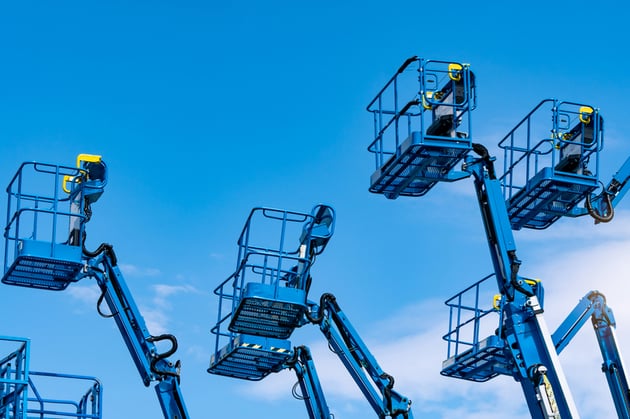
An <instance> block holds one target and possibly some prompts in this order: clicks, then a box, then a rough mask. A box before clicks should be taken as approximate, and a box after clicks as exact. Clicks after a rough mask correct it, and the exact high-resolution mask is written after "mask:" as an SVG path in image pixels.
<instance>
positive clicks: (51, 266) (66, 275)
mask: <svg viewBox="0 0 630 419" xmlns="http://www.w3.org/2000/svg"><path fill="white" fill-rule="evenodd" d="M82 268H83V264H82V263H80V262H71V261H66V260H57V259H50V258H43V257H36V256H20V257H18V258H17V259H16V260H15V261H14V262H13V264H12V265H11V267H10V268H9V269H8V270H7V273H6V274H5V275H4V277H3V278H2V282H3V283H5V284H8V285H17V286H22V287H31V288H40V289H47V290H55V291H58V290H64V289H65V288H66V287H67V286H68V285H69V284H70V283H71V282H75V281H76V280H77V275H78V274H79V272H80V271H81V269H82Z"/></svg>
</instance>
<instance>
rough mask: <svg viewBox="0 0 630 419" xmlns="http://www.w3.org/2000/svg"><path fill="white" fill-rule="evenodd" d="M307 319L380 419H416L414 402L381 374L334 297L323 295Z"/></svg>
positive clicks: (389, 378)
mask: <svg viewBox="0 0 630 419" xmlns="http://www.w3.org/2000/svg"><path fill="white" fill-rule="evenodd" d="M307 317H308V318H309V321H311V322H312V323H314V324H317V325H319V328H320V330H321V331H322V333H323V334H324V336H326V339H327V340H328V342H329V344H330V346H331V348H332V350H333V352H334V353H335V354H336V355H337V356H338V357H339V358H340V359H341V361H342V362H343V364H344V366H345V367H346V369H347V370H348V372H349V373H350V375H351V376H352V378H353V379H354V381H355V383H356V384H357V385H358V386H359V389H360V390H361V392H362V393H363V395H364V396H365V397H366V398H367V400H368V402H369V403H370V405H371V406H372V408H373V409H374V411H375V412H376V414H377V415H378V417H379V418H385V417H391V418H405V419H412V418H413V414H412V412H411V401H410V400H409V399H408V398H406V397H404V396H401V395H400V394H398V393H397V392H396V391H394V390H393V387H394V377H392V376H391V375H389V374H387V373H385V372H383V370H381V368H380V367H379V365H378V363H377V362H376V359H375V358H374V356H373V355H372V354H371V353H370V351H369V350H368V349H367V347H366V345H365V343H363V341H362V340H361V338H360V337H359V335H358V333H357V332H356V330H355V329H354V327H352V325H351V324H350V321H349V320H348V318H347V317H346V315H345V314H344V313H343V311H342V310H341V308H340V307H339V305H338V304H337V301H336V299H335V297H334V296H333V295H332V294H324V295H322V297H321V299H320V304H319V306H317V305H316V304H313V305H312V307H311V312H310V313H308V314H307Z"/></svg>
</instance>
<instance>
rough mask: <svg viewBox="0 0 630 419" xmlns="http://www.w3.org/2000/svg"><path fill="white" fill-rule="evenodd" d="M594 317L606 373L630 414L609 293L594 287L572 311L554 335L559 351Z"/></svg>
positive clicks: (623, 413) (620, 409)
mask: <svg viewBox="0 0 630 419" xmlns="http://www.w3.org/2000/svg"><path fill="white" fill-rule="evenodd" d="M589 318H590V319H591V322H592V324H593V328H594V330H595V335H596V336H597V342H598V343H599V349H600V350H601V353H602V358H603V360H604V362H603V363H602V372H603V373H604V374H605V375H606V380H607V381H608V387H609V388H610V393H611V394H612V398H613V401H614V403H615V409H616V410H617V415H618V416H619V417H620V418H625V419H628V418H630V388H629V386H628V379H627V377H626V371H625V366H624V363H623V360H622V358H621V354H620V352H619V349H618V347H617V341H616V338H615V318H614V316H613V312H612V310H611V309H610V307H608V306H607V305H606V297H604V295H602V294H601V293H599V292H598V291H590V292H589V293H587V294H586V295H585V296H584V297H582V299H581V300H580V301H579V302H578V304H577V305H576V306H575V308H574V309H573V311H571V313H569V315H568V316H567V318H566V319H565V320H564V321H563V322H562V324H561V325H560V326H559V327H558V329H557V330H556V331H555V332H554V334H553V335H552V339H553V342H554V344H555V346H556V349H557V351H558V353H560V352H562V350H563V349H564V348H565V347H566V346H567V345H568V344H569V342H570V341H571V339H573V337H575V335H576V334H577V332H578V331H579V330H580V329H581V328H582V326H584V324H586V321H587V320H588V319H589Z"/></svg>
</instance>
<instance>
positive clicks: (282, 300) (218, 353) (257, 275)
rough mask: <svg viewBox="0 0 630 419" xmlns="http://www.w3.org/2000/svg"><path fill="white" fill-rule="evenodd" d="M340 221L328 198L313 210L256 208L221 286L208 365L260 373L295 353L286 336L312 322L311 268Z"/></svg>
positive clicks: (233, 372) (245, 374)
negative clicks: (231, 270)
mask: <svg viewBox="0 0 630 419" xmlns="http://www.w3.org/2000/svg"><path fill="white" fill-rule="evenodd" d="M334 221H335V213H334V210H333V209H332V208H331V207H329V206H327V205H316V206H315V207H314V208H313V210H312V211H311V213H304V212H295V211H286V210H280V209H273V208H262V207H259V208H254V209H253V210H252V211H251V212H250V214H249V216H248V218H247V221H246V222H245V226H244V228H243V230H242V232H241V235H240V236H239V239H238V247H239V251H238V258H237V263H236V271H235V272H234V273H233V274H232V275H231V276H229V277H228V278H227V279H225V280H224V281H223V282H222V283H221V284H220V285H219V286H218V287H217V288H215V290H214V293H215V294H216V295H217V296H219V309H218V316H217V323H216V325H215V326H214V327H213V328H212V333H213V334H215V335H216V341H215V351H214V355H212V357H211V360H210V367H209V368H208V372H210V373H213V374H220V375H228V376H234V377H238V378H244V379H250V380H255V379H261V378H263V377H264V376H266V375H267V374H269V373H271V372H275V371H278V370H279V369H281V365H282V364H283V363H284V361H286V359H288V357H290V356H291V355H292V351H291V349H290V348H291V346H290V342H289V341H288V340H286V339H287V338H289V337H290V336H291V334H292V333H293V331H294V330H295V328H297V327H300V326H302V325H303V324H305V323H306V319H305V313H306V311H307V310H308V305H307V295H308V291H309V287H310V282H311V277H310V269H311V266H312V264H313V262H314V260H315V257H316V256H317V255H319V254H320V253H321V252H322V251H323V250H324V248H325V247H326V245H327V243H328V240H330V238H331V237H332V234H333V231H334ZM291 238H296V239H297V240H296V241H290V239H291Z"/></svg>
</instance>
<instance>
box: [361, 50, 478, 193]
mask: <svg viewBox="0 0 630 419" xmlns="http://www.w3.org/2000/svg"><path fill="white" fill-rule="evenodd" d="M474 108H475V80H474V74H473V73H472V71H470V68H469V66H468V65H467V64H460V63H456V62H449V61H436V60H425V59H421V58H418V57H412V58H409V59H408V60H407V61H405V62H404V63H403V65H402V66H401V67H400V68H399V69H398V71H397V72H396V74H394V76H393V77H392V78H391V79H390V80H389V81H388V82H387V84H386V85H385V87H383V89H381V91H380V92H379V93H378V94H377V95H376V97H375V98H374V99H373V100H372V101H371V102H370V104H369V105H368V106H367V110H368V112H371V113H372V114H373V117H374V140H373V141H372V143H371V144H370V145H369V146H368V151H370V152H371V153H373V154H374V157H375V162H376V171H375V172H374V173H373V174H372V177H371V179H370V192H373V193H380V194H383V195H385V197H387V198H390V199H395V198H397V197H398V196H400V195H402V196H421V195H424V194H425V193H427V192H428V191H429V190H430V189H431V188H432V187H433V186H434V185H435V184H436V183H437V182H439V181H453V180H457V179H460V178H461V176H460V174H459V173H457V172H455V171H454V168H455V166H456V165H457V164H458V163H460V162H461V161H462V159H463V158H464V157H465V156H466V154H468V152H469V151H470V150H471V149H472V140H471V132H470V130H471V121H470V115H471V111H472V110H473V109H474Z"/></svg>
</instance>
